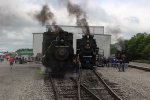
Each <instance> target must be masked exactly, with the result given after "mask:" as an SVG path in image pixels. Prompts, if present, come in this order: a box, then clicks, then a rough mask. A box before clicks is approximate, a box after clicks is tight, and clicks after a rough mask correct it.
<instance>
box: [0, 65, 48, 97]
mask: <svg viewBox="0 0 150 100" xmlns="http://www.w3.org/2000/svg"><path fill="white" fill-rule="evenodd" d="M39 67H40V65H35V64H25V65H19V64H18V65H14V66H13V69H12V70H11V69H10V66H9V64H8V63H0V100H47V97H46V96H45V94H44V91H43V90H44V81H43V77H42V75H40V74H39V73H38V72H37V70H38V68H39Z"/></svg>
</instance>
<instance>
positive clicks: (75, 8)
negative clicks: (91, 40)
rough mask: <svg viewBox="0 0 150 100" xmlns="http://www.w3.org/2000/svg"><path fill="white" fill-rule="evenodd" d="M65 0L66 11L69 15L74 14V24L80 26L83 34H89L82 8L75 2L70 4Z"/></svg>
mask: <svg viewBox="0 0 150 100" xmlns="http://www.w3.org/2000/svg"><path fill="white" fill-rule="evenodd" d="M65 1H66V3H67V11H68V13H69V16H75V17H76V25H77V26H81V27H82V31H83V33H84V34H90V30H89V26H88V22H87V16H86V13H85V12H84V11H83V9H82V8H81V7H80V6H79V5H77V4H72V3H71V2H70V1H69V0H65Z"/></svg>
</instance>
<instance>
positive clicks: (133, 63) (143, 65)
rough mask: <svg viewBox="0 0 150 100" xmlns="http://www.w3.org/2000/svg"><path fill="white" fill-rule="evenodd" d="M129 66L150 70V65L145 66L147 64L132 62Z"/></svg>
mask: <svg viewBox="0 0 150 100" xmlns="http://www.w3.org/2000/svg"><path fill="white" fill-rule="evenodd" d="M129 65H134V66H139V67H146V68H150V64H145V63H137V62H130V63H129Z"/></svg>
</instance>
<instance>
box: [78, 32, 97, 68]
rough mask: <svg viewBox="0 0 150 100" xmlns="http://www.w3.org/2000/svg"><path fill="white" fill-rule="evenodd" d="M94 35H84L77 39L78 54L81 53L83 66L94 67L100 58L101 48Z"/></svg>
mask: <svg viewBox="0 0 150 100" xmlns="http://www.w3.org/2000/svg"><path fill="white" fill-rule="evenodd" d="M93 37H94V36H93V35H83V36H82V38H81V39H77V50H76V52H77V54H79V58H80V62H81V66H82V68H86V69H93V66H96V64H97V63H96V62H98V59H99V54H98V52H99V48H98V47H97V43H96V40H95V39H94V38H93Z"/></svg>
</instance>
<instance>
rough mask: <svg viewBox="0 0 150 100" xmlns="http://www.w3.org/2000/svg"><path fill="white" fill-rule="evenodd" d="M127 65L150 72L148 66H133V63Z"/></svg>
mask: <svg viewBox="0 0 150 100" xmlns="http://www.w3.org/2000/svg"><path fill="white" fill-rule="evenodd" d="M129 67H131V68H136V69H140V70H144V71H147V72H150V68H147V67H139V66H134V65H129Z"/></svg>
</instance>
